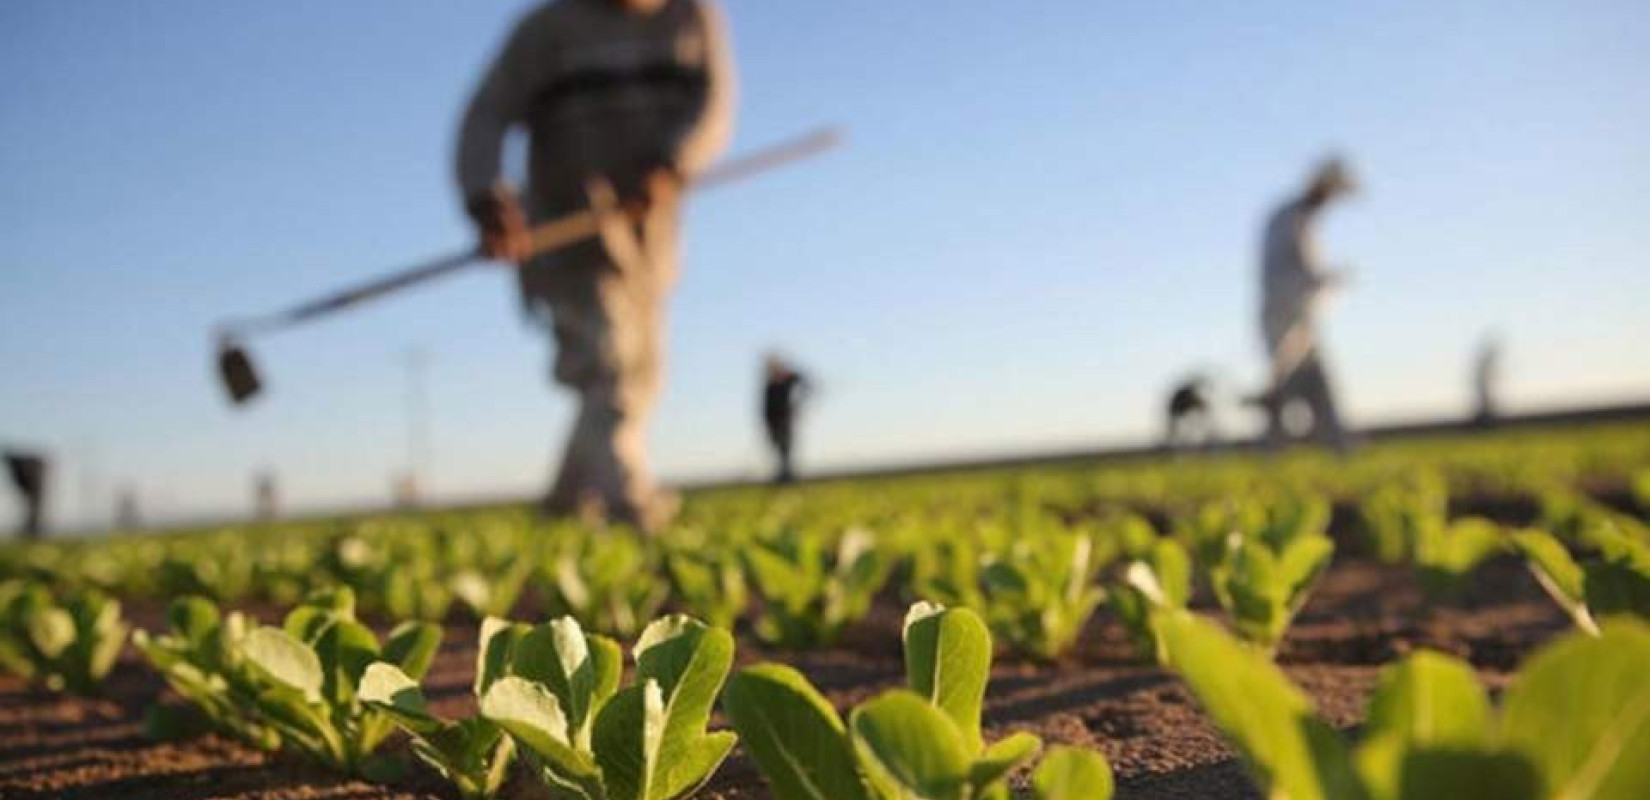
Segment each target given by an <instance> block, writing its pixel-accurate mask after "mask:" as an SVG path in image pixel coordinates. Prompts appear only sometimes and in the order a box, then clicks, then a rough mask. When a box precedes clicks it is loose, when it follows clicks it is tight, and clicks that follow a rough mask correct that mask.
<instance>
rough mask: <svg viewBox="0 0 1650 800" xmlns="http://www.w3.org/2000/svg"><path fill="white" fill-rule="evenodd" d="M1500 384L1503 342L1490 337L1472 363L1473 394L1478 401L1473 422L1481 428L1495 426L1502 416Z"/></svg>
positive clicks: (1485, 340) (1480, 347)
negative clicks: (1499, 399) (1499, 398)
mask: <svg viewBox="0 0 1650 800" xmlns="http://www.w3.org/2000/svg"><path fill="white" fill-rule="evenodd" d="M1500 383H1501V340H1500V339H1498V338H1496V337H1494V336H1489V337H1486V338H1485V339H1484V343H1483V344H1482V345H1480V346H1479V349H1478V356H1477V357H1476V358H1474V359H1473V363H1472V393H1473V397H1474V399H1475V400H1476V401H1477V408H1476V409H1475V410H1474V411H1473V421H1474V422H1476V423H1477V424H1478V425H1479V426H1480V427H1489V426H1490V425H1493V424H1495V421H1496V419H1497V418H1499V417H1500V416H1501V403H1500V402H1499V401H1498V396H1499V394H1500V392H1499V387H1500Z"/></svg>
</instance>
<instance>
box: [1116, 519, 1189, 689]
mask: <svg viewBox="0 0 1650 800" xmlns="http://www.w3.org/2000/svg"><path fill="white" fill-rule="evenodd" d="M1191 595H1192V560H1191V556H1189V555H1187V553H1186V548H1185V546H1183V545H1182V544H1180V542H1177V541H1175V540H1173V539H1159V540H1157V541H1156V542H1154V543H1153V544H1152V546H1151V548H1150V549H1149V550H1147V551H1146V552H1145V554H1144V558H1142V559H1141V560H1139V561H1134V562H1131V563H1130V564H1129V566H1128V567H1127V568H1126V569H1125V570H1124V571H1123V580H1122V581H1120V582H1119V583H1118V584H1117V585H1116V586H1115V587H1113V588H1112V590H1111V592H1110V593H1109V594H1108V595H1107V600H1108V602H1109V603H1110V604H1111V607H1112V610H1113V611H1115V612H1116V613H1117V616H1118V618H1119V619H1120V620H1122V622H1123V627H1125V628H1127V629H1128V631H1129V638H1131V639H1132V640H1134V643H1135V647H1136V648H1138V649H1139V651H1140V653H1141V654H1142V655H1143V656H1145V657H1147V658H1150V659H1152V660H1153V661H1155V662H1157V663H1158V664H1167V663H1168V659H1169V654H1168V650H1167V649H1166V648H1165V647H1164V645H1163V638H1162V636H1160V635H1159V634H1158V632H1157V625H1156V620H1157V615H1158V613H1159V612H1162V611H1164V610H1174V609H1184V608H1186V604H1187V603H1189V602H1190V601H1191Z"/></svg>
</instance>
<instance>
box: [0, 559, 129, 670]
mask: <svg viewBox="0 0 1650 800" xmlns="http://www.w3.org/2000/svg"><path fill="white" fill-rule="evenodd" d="M128 630H129V626H128V625H127V624H126V623H125V622H124V621H122V620H121V617H120V603H119V601H116V600H114V599H113V598H110V597H109V596H107V595H105V594H103V593H102V592H100V591H98V590H96V589H83V590H80V591H78V592H74V593H72V594H70V595H69V596H68V599H67V600H65V601H63V602H61V603H60V602H58V600H57V599H56V598H55V597H53V596H52V591H51V590H50V589H48V588H47V587H46V586H45V585H44V584H41V583H37V582H33V581H26V580H10V581H5V582H4V583H0V669H4V670H5V671H7V672H11V673H13V674H15V675H18V676H19V677H23V678H27V679H29V680H34V681H38V682H40V683H42V684H44V685H45V686H46V687H47V688H49V689H53V690H56V691H63V690H68V691H71V692H74V693H76V694H92V693H94V692H96V691H97V690H98V687H99V686H100V685H101V684H102V682H103V678H104V677H105V676H106V675H108V674H109V670H110V669H112V668H113V667H114V665H115V659H116V658H118V657H119V656H120V648H121V646H122V645H124V644H125V642H126V632H127V631H128Z"/></svg>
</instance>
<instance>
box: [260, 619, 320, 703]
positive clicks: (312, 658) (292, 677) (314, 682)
mask: <svg viewBox="0 0 1650 800" xmlns="http://www.w3.org/2000/svg"><path fill="white" fill-rule="evenodd" d="M241 652H242V653H243V654H244V655H245V656H246V661H247V664H249V665H250V666H251V667H252V668H253V670H255V671H256V672H257V673H258V674H259V675H260V676H262V677H263V678H265V679H266V680H269V681H271V682H273V683H275V684H276V685H279V686H283V687H286V688H289V689H292V690H293V691H295V692H297V693H298V694H299V695H300V696H302V697H303V698H304V700H305V701H306V702H310V703H318V702H320V701H321V685H322V683H323V682H324V681H325V677H326V676H325V674H324V673H323V672H322V671H321V659H320V658H318V657H317V656H316V655H315V651H314V650H311V649H309V648H308V647H306V646H305V645H304V643H303V642H300V641H298V640H297V639H295V638H293V637H292V635H291V634H288V633H287V632H286V631H283V630H281V629H280V628H268V627H260V628H257V629H255V630H253V631H252V632H251V633H248V634H247V635H246V638H245V639H243V640H242V641H241Z"/></svg>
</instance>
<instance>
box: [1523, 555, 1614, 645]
mask: <svg viewBox="0 0 1650 800" xmlns="http://www.w3.org/2000/svg"><path fill="white" fill-rule="evenodd" d="M1512 542H1513V547H1515V548H1516V549H1517V550H1518V551H1519V552H1520V553H1522V554H1523V555H1524V558H1525V559H1526V563H1528V564H1529V567H1530V572H1531V573H1533V574H1534V575H1535V577H1536V580H1537V581H1538V582H1539V583H1540V584H1541V588H1543V589H1545V590H1547V594H1549V595H1551V596H1552V598H1553V600H1555V601H1557V602H1558V604H1559V607H1561V608H1563V609H1564V610H1565V611H1566V612H1568V613H1569V614H1570V616H1571V617H1572V618H1573V619H1574V620H1575V622H1576V627H1578V628H1581V629H1582V630H1584V631H1587V632H1588V633H1593V634H1597V633H1598V625H1597V623H1595V622H1594V620H1593V617H1592V614H1591V613H1590V612H1589V611H1588V609H1587V585H1586V576H1585V574H1584V573H1583V572H1582V571H1581V567H1580V566H1578V565H1577V564H1576V562H1575V559H1573V558H1571V557H1570V553H1569V551H1568V550H1565V549H1564V545H1563V544H1560V543H1559V541H1558V540H1557V539H1555V538H1553V536H1552V534H1549V533H1547V532H1546V531H1539V530H1522V531H1516V532H1514V533H1513V535H1512Z"/></svg>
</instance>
